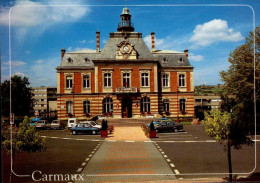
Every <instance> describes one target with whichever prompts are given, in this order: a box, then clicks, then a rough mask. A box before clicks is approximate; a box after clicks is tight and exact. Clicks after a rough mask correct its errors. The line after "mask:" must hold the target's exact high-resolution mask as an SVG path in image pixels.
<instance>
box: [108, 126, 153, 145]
mask: <svg viewBox="0 0 260 183" xmlns="http://www.w3.org/2000/svg"><path fill="white" fill-rule="evenodd" d="M106 140H116V141H150V139H149V138H147V137H146V136H145V134H144V132H143V130H142V129H141V127H140V126H131V127H122V126H118V127H115V129H114V131H113V133H112V134H110V135H109V136H108V138H106Z"/></svg>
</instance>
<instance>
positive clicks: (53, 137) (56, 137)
mask: <svg viewBox="0 0 260 183" xmlns="http://www.w3.org/2000/svg"><path fill="white" fill-rule="evenodd" d="M50 138H52V139H57V138H58V137H50Z"/></svg>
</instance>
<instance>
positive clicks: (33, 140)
mask: <svg viewBox="0 0 260 183" xmlns="http://www.w3.org/2000/svg"><path fill="white" fill-rule="evenodd" d="M28 122H29V118H28V116H25V118H24V120H23V122H22V123H20V125H19V127H12V132H13V133H12V145H13V146H12V148H13V151H16V152H21V151H24V152H28V153H31V152H37V151H44V150H46V147H45V138H43V137H41V136H40V135H39V134H38V133H37V132H36V129H35V127H34V126H30V125H28ZM10 130H11V129H10V127H5V128H3V129H2V147H3V148H4V149H5V150H6V151H7V152H10V150H11V136H10Z"/></svg>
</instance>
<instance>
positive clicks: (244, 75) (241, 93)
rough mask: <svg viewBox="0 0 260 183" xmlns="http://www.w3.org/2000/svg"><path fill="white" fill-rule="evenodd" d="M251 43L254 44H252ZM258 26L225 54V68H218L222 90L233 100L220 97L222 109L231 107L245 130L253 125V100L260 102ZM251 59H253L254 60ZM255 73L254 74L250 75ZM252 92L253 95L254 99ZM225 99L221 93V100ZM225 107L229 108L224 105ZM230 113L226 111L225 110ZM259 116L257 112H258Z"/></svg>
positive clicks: (259, 43) (259, 37) (250, 128)
mask: <svg viewBox="0 0 260 183" xmlns="http://www.w3.org/2000/svg"><path fill="white" fill-rule="evenodd" d="M254 42H255V44H254ZM259 58H260V27H256V29H255V35H254V32H250V34H249V37H248V38H246V42H245V44H243V45H241V46H239V47H238V48H236V49H235V50H234V51H233V52H232V53H231V54H230V56H229V58H228V61H229V62H230V64H231V65H230V66H229V69H228V70H227V71H221V72H220V76H221V78H222V80H223V81H224V82H225V84H224V88H223V89H224V93H226V94H232V95H233V97H234V100H233V101H232V100H223V101H224V103H223V104H222V107H223V108H222V109H223V110H225V111H227V110H232V111H234V114H235V115H236V120H238V121H237V122H239V121H240V122H241V123H246V124H247V126H246V128H245V130H247V131H249V130H251V132H252V129H253V128H254V126H255V125H254V121H255V118H254V109H255V107H254V104H255V103H254V99H256V106H257V108H258V107H259V103H260V87H259V86H260V63H259V61H260V59H259ZM254 59H255V62H254ZM254 72H255V75H254ZM254 76H255V77H254ZM254 82H255V83H254ZM254 91H255V94H256V96H255V98H254ZM225 98H226V99H228V97H227V96H224V97H223V99H225ZM227 106H229V107H227ZM228 112H230V111H228ZM258 116H259V113H258Z"/></svg>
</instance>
